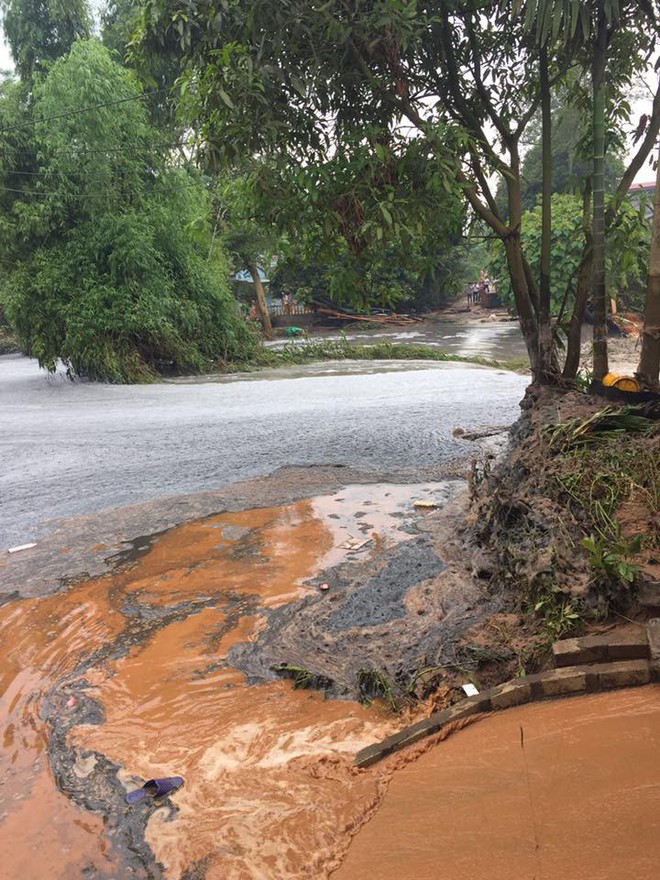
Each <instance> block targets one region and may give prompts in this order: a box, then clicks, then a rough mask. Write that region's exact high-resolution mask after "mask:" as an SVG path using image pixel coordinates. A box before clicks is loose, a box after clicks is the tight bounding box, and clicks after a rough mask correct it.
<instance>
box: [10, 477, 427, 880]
mask: <svg viewBox="0 0 660 880" xmlns="http://www.w3.org/2000/svg"><path fill="white" fill-rule="evenodd" d="M438 488H439V487H436V486H424V487H410V486H399V487H397V486H384V485H383V486H360V487H347V489H346V490H344V491H343V492H342V493H339V494H338V495H334V496H328V497H326V498H317V499H313V500H307V501H301V502H298V503H296V504H291V505H287V506H284V507H279V508H264V509H259V510H250V511H245V512H239V513H226V514H222V515H219V516H214V517H209V518H207V519H204V520H202V521H199V522H195V523H192V524H188V525H185V526H181V527H179V528H176V529H173V530H171V531H170V532H167V533H165V534H163V535H161V536H159V537H158V538H157V539H156V540H155V541H154V542H153V544H152V545H151V546H150V548H149V550H148V551H147V552H146V553H145V554H144V555H143V556H141V557H140V558H139V559H138V560H137V561H136V563H135V564H134V565H133V567H131V568H129V569H128V570H122V571H118V572H116V573H115V574H113V575H109V576H106V577H104V578H100V579H98V580H95V581H91V582H85V583H81V584H79V585H77V586H74V587H71V588H70V589H68V590H67V591H66V592H65V593H60V594H57V595H53V596H49V597H46V598H42V599H29V600H24V601H20V602H12V603H9V604H8V605H6V606H5V607H4V608H0V644H1V645H2V651H1V652H0V689H1V692H2V705H1V708H0V732H1V734H2V736H1V737H0V766H1V768H2V781H1V782H0V794H1V797H2V801H1V803H2V806H0V864H2V866H3V868H2V871H3V876H7V877H8V878H14V877H16V878H18V877H21V878H25V880H45V878H78V877H81V876H90V877H99V878H100V877H103V878H115V877H117V876H118V875H119V872H121V871H122V867H121V865H122V853H121V852H120V851H119V850H118V849H117V847H116V846H115V842H114V841H113V840H112V839H110V838H109V837H108V832H107V828H105V827H104V822H103V819H102V817H101V816H100V815H99V814H97V813H94V812H89V811H86V810H84V809H82V808H80V807H78V806H76V804H75V803H74V802H73V801H72V800H71V799H70V798H69V797H67V796H66V795H65V794H63V793H61V792H60V790H59V789H58V786H57V784H56V779H55V776H54V774H53V767H52V766H51V764H52V761H49V755H48V752H47V748H48V742H49V736H50V734H51V733H52V732H53V730H54V729H55V728H57V727H58V726H59V725H61V727H62V730H63V731H64V742H65V748H64V749H63V751H64V754H62V755H59V757H58V760H61V761H62V762H63V763H64V764H66V763H67V762H68V765H69V769H71V768H73V772H74V775H75V776H76V777H78V778H82V779H84V778H86V776H87V774H89V773H90V772H91V770H92V769H93V768H94V766H95V763H96V756H104V757H105V758H107V759H108V760H109V761H111V762H113V764H114V765H116V766H118V767H119V768H120V769H119V772H118V776H119V779H120V781H121V782H122V784H123V785H124V787H125V788H126V789H127V790H130V789H131V788H133V787H135V784H136V782H139V781H140V780H142V779H145V778H151V777H154V776H156V777H157V776H167V775H175V774H176V775H182V776H184V777H185V779H186V783H185V786H184V788H183V789H182V790H180V791H179V792H177V793H176V794H175V795H173V796H172V798H171V801H172V804H174V805H175V807H176V808H175V809H174V810H171V809H170V808H168V806H167V805H164V806H158V805H156V804H155V803H154V804H149V808H150V809H151V810H152V813H151V815H150V818H149V821H148V824H147V827H146V839H147V841H148V843H149V845H150V846H151V849H152V851H153V853H154V857H155V860H156V861H157V862H159V863H160V864H161V865H162V866H164V876H165V877H167V878H168V880H170V878H171V880H179V878H182V877H183V876H184V875H185V874H186V873H187V872H189V871H190V869H191V866H194V867H195V869H196V871H197V874H196V876H204V877H206V878H208V880H215V878H220V877H222V878H225V880H232V878H236V880H238V878H246V880H247V878H264V880H265V878H268V880H277V878H290V877H301V878H303V877H309V878H320V877H323V876H326V875H327V873H328V871H329V870H330V868H331V867H332V866H333V865H336V864H337V862H338V859H339V858H340V856H341V854H342V852H343V849H344V848H345V846H346V845H347V842H348V840H349V839H350V831H351V830H352V829H354V828H356V827H358V826H359V825H360V824H361V823H362V822H363V821H364V820H365V817H366V816H367V815H368V814H369V813H370V811H371V810H372V809H373V807H374V805H375V804H376V803H377V801H378V798H379V792H380V791H381V789H382V778H381V776H382V775H381V774H380V773H364V772H358V771H356V770H355V769H354V768H353V766H352V762H353V756H354V754H355V752H356V751H357V750H358V749H360V748H361V747H362V746H364V745H367V744H368V743H370V742H372V741H373V740H374V739H377V738H379V737H382V736H383V735H386V734H387V733H389V732H390V731H391V730H392V727H393V722H392V721H391V719H388V718H386V717H385V715H384V714H382V713H381V712H379V711H378V709H376V708H372V709H370V710H367V709H365V708H363V707H362V706H360V705H359V704H357V703H352V702H347V701H342V702H340V701H326V700H324V699H323V696H322V695H321V694H318V693H311V692H306V691H295V690H292V687H291V684H290V683H289V682H284V681H275V682H272V683H268V684H262V685H257V686H248V685H247V683H246V682H245V680H244V677H243V675H242V674H241V673H240V672H239V671H238V670H236V669H233V668H231V666H230V665H229V664H228V662H227V654H228V651H229V649H230V648H231V647H232V645H234V644H236V643H237V642H244V641H249V640H253V639H255V638H256V637H257V636H258V634H259V633H260V632H261V631H262V629H263V628H264V627H265V626H266V625H267V613H268V610H269V609H271V608H275V607H277V606H278V605H281V604H283V603H286V602H290V601H292V600H294V599H297V598H300V597H302V596H304V595H306V594H307V593H309V592H310V591H311V590H312V589H313V588H312V587H310V586H307V585H305V581H307V580H308V579H309V578H311V577H313V576H314V575H316V574H317V573H318V572H319V571H321V570H323V568H324V567H327V566H328V565H332V564H335V563H337V562H339V561H341V560H343V559H347V558H348V559H351V558H353V559H355V558H366V557H367V556H368V555H369V554H370V553H372V552H374V551H375V550H376V549H378V548H379V547H382V546H383V545H387V544H390V543H393V542H395V541H400V540H402V539H405V537H406V534H405V531H404V530H403V528H405V526H406V523H408V522H410V521H411V520H412V519H414V515H413V509H412V501H413V500H414V499H415V498H422V499H423V500H428V499H429V498H433V497H434V493H435V492H436V491H437V490H438ZM402 527H403V528H402ZM92 700H93V701H96V703H97V704H100V705H101V706H102V707H103V713H104V716H105V718H104V720H103V719H100V718H98V717H94V719H93V720H94V723H79V722H78V721H77V720H76V719H77V718H78V716H77V715H76V713H77V712H78V711H79V710H80V709H81V707H82V706H84V705H85V704H86V703H85V701H90V703H91V701H92ZM53 706H54V707H55V709H54V710H53ZM45 707H48V711H47V712H46V709H45ZM46 716H47V717H48V722H47V721H46V720H44V719H45V718H46ZM99 722H101V723H99ZM49 724H50V725H51V727H49ZM53 725H54V727H53ZM105 809H106V811H107V810H108V809H109V810H110V812H111V813H112V814H113V816H115V817H116V816H119V817H120V818H121V815H122V814H123V813H125V812H126V811H127V810H130V809H131V808H129V807H128V806H126V805H125V804H124V803H123V800H122V798H121V796H117V797H116V803H112V804H111V805H110V807H108V806H107V804H106V808H105Z"/></svg>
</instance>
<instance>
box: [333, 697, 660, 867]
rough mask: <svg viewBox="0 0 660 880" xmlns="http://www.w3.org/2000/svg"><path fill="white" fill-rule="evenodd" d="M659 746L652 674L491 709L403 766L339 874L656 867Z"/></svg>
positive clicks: (659, 701) (659, 715)
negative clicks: (630, 686) (606, 688)
mask: <svg viewBox="0 0 660 880" xmlns="http://www.w3.org/2000/svg"><path fill="white" fill-rule="evenodd" d="M659 747H660V688H658V687H657V686H654V685H651V686H647V687H645V688H640V689H638V690H630V691H618V692H616V693H608V694H599V695H597V696H589V697H572V698H570V699H565V700H558V701H555V702H549V703H535V704H533V705H530V706H525V707H523V708H519V709H510V710H507V711H505V712H502V713H500V714H497V715H495V716H493V717H489V718H485V719H484V720H482V721H480V722H478V723H476V724H474V725H472V726H470V727H469V729H467V730H463V731H460V732H459V733H456V734H454V735H453V736H450V737H449V739H447V740H446V741H445V742H441V743H438V744H437V745H432V746H429V745H428V744H427V745H425V746H424V747H423V748H422V749H419V750H417V755H418V757H417V760H415V761H413V762H410V763H408V764H407V765H405V766H401V768H400V769H399V770H398V771H397V772H396V773H395V774H394V776H393V779H392V782H391V784H390V787H389V790H388V792H387V795H386V796H385V798H384V800H383V802H382V804H381V806H380V808H379V810H378V812H377V813H376V814H375V816H374V818H373V819H372V821H371V822H370V823H369V824H368V825H366V827H364V828H363V829H362V830H361V831H360V832H359V834H358V835H357V837H355V838H354V840H353V842H352V843H351V846H350V848H349V850H348V855H347V858H346V860H345V862H344V863H343V865H342V866H341V868H340V869H339V870H338V871H337V872H336V873H333V874H332V877H333V880H371V878H373V877H378V880H437V878H438V877H442V878H443V880H468V878H469V880H512V878H537V880H541V878H559V877H565V878H569V877H570V878H571V880H594V878H598V880H622V878H640V880H641V878H646V877H649V878H650V877H654V876H656V874H657V870H658V867H657V866H658V863H659V861H660V820H659V819H658V816H659V815H660V762H659V761H658V748H659ZM420 753H421V754H420ZM402 760H403V761H404V762H405V760H406V757H405V756H404V758H403V759H402ZM407 760H408V761H410V754H409V755H408V756H407ZM376 866H377V867H376Z"/></svg>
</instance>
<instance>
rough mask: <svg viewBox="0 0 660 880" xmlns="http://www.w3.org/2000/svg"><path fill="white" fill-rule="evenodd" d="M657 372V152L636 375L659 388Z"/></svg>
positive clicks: (659, 254)
mask: <svg viewBox="0 0 660 880" xmlns="http://www.w3.org/2000/svg"><path fill="white" fill-rule="evenodd" d="M659 373H660V156H658V165H657V169H656V177H655V196H654V198H653V237H652V239H651V255H650V257H649V281H648V286H647V288H646V302H645V303H644V329H643V330H642V354H641V357H640V359H639V366H638V367H637V375H638V376H639V379H640V381H641V382H642V384H643V385H644V386H646V387H647V388H653V389H657V388H658V379H659Z"/></svg>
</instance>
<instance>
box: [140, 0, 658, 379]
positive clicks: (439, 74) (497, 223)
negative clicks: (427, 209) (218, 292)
mask: <svg viewBox="0 0 660 880" xmlns="http://www.w3.org/2000/svg"><path fill="white" fill-rule="evenodd" d="M512 11H514V10H513V4H512V3H509V2H503V3H498V2H489V3H483V2H480V0H471V2H467V3H456V2H449V0H424V2H422V0H418V2H406V0H374V2H370V3H356V4H347V3H345V2H343V0H318V2H317V0H312V2H309V0H288V2H287V3H272V2H269V0H249V2H248V0H236V2H235V3H232V4H227V3H224V2H220V0H186V2H185V3H184V2H183V0H147V2H146V4H145V10H144V17H143V21H142V25H141V40H142V44H143V45H144V46H145V47H146V48H147V49H148V50H149V49H150V50H151V51H163V52H166V53H170V54H171V55H172V56H173V57H175V58H177V59H180V60H181V61H182V63H183V64H184V65H185V67H186V71H187V73H186V76H185V79H184V92H185V95H184V97H185V102H186V109H187V112H188V113H189V114H190V118H191V119H192V120H194V124H195V125H196V126H197V127H198V128H199V129H200V131H201V134H202V137H203V140H204V142H205V144H206V145H207V148H208V149H209V151H210V152H214V153H215V154H217V156H218V157H219V158H220V159H223V160H226V161H233V160H235V158H236V157H237V156H244V155H260V156H269V157H271V156H279V157H284V160H285V161H287V162H288V163H290V165H291V166H292V167H298V166H303V167H307V166H308V165H310V164H314V163H318V162H322V163H324V162H325V161H327V160H328V158H329V157H330V156H331V155H335V154H337V155H340V156H343V157H349V156H352V155H353V153H354V151H355V150H356V148H357V146H358V145H360V144H363V143H364V142H368V141H369V139H370V136H371V134H372V133H373V132H379V135H378V136H379V137H380V138H383V139H384V140H385V142H386V143H387V140H388V138H389V137H391V136H392V135H395V134H397V133H403V132H404V131H405V135H406V137H407V138H408V140H410V141H413V140H414V141H416V142H419V143H420V144H421V147H420V150H421V151H422V152H424V151H425V155H426V156H427V157H428V160H429V162H430V163H431V164H432V165H433V166H434V168H435V169H436V173H438V174H439V175H440V176H442V177H443V178H444V184H445V185H446V186H447V187H448V188H450V189H451V188H452V187H453V186H456V185H457V184H458V186H459V187H460V189H461V190H462V192H463V194H464V196H465V198H466V199H467V201H468V202H469V204H470V206H471V207H472V209H473V210H474V212H475V213H476V214H477V215H478V217H479V218H480V219H481V220H482V221H483V222H485V223H486V224H487V225H488V226H489V227H490V229H491V230H492V231H493V232H494V233H495V235H497V236H498V237H499V238H500V239H501V241H502V243H503V247H504V250H505V253H506V257H507V267H508V269H507V271H508V274H509V276H510V278H511V286H512V290H513V292H514V295H515V299H516V305H517V310H518V314H519V318H520V323H521V328H522V331H523V334H524V336H525V340H526V343H527V349H528V353H529V357H530V363H531V365H532V369H533V372H534V373H535V375H536V376H539V363H538V359H539V333H538V322H539V296H538V283H537V279H536V278H535V276H534V274H533V273H532V271H531V268H530V265H529V262H528V260H527V259H526V256H525V253H524V250H523V248H522V242H521V235H520V222H521V217H522V203H521V193H522V179H521V167H522V144H523V139H524V136H525V133H526V130H527V127H528V125H529V123H530V122H531V120H532V119H533V118H534V116H535V114H536V113H537V111H538V108H539V106H540V101H541V91H540V86H539V48H538V45H539V44H538V43H537V42H535V41H534V40H532V39H531V38H530V35H529V33H528V30H527V29H526V27H525V22H524V19H522V18H521V17H520V16H516V15H512ZM265 35H267V37H265ZM643 35H644V34H643V33H642V35H641V36H640V34H639V29H635V28H632V27H631V28H625V27H621V28H618V30H617V41H616V45H615V46H614V48H612V47H609V50H610V54H609V57H610V59H611V58H613V57H614V54H613V53H614V49H616V52H617V53H618V54H617V55H616V57H617V58H619V59H622V66H621V70H622V71H623V72H622V73H621V75H620V76H619V75H618V73H617V76H618V79H617V83H619V84H621V82H623V81H628V80H627V79H626V78H627V77H629V74H630V71H631V70H632V69H633V68H634V67H635V65H639V64H641V63H642V60H643V57H644V47H643V45H642V43H643V39H642V37H643ZM555 36H556V35H555ZM624 37H625V38H626V39H623V38H624ZM633 37H634V38H635V39H636V40H637V41H636V42H635V39H633ZM626 40H627V43H626ZM624 44H625V45H624ZM624 48H625V50H626V52H624ZM547 50H548V53H549V58H548V65H549V73H550V76H551V79H550V83H551V86H552V87H556V85H557V84H558V83H559V82H560V81H561V80H562V77H564V76H566V75H567V71H568V70H569V68H570V67H571V65H572V64H573V63H574V61H573V59H572V58H571V57H570V55H569V53H568V52H567V51H566V49H565V47H564V45H563V43H562V42H561V41H557V40H555V41H554V42H552V44H550V43H548V45H547ZM626 53H627V58H628V61H627V63H624V62H625V58H626ZM611 69H612V70H615V66H614V65H612V68H611ZM653 116H654V123H653V124H654V125H656V121H657V123H658V125H660V108H659V112H658V115H657V120H656V114H655V110H654V111H653ZM656 132H657V128H656ZM643 146H644V149H646V153H644V152H643V150H642V149H641V147H640V150H638V154H639V155H640V156H641V161H642V162H643V161H644V156H645V155H648V149H650V147H649V146H648V144H647V143H645V144H644V145H643ZM628 170H630V169H628ZM626 173H628V171H627V172H626ZM493 176H496V177H499V178H500V179H503V180H504V182H505V186H506V191H507V211H506V213H503V212H502V211H501V210H500V207H499V206H498V204H497V201H496V199H495V192H494V188H493V187H492V186H491V180H492V178H493ZM633 176H634V171H633ZM624 183H625V181H623V180H622V181H621V182H620V188H621V187H622V186H623V185H624ZM626 188H627V187H624V192H625V189H626ZM410 195H411V199H410V202H411V203H412V202H413V201H414V198H415V194H414V192H413V190H412V188H411V190H410ZM385 207H386V208H388V210H389V206H388V205H387V203H385ZM393 219H394V218H393ZM384 220H385V221H386V222H385V224H383V227H384V228H387V225H386V224H387V218H386V217H384ZM392 226H393V224H392Z"/></svg>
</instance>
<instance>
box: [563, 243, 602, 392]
mask: <svg viewBox="0 0 660 880" xmlns="http://www.w3.org/2000/svg"><path fill="white" fill-rule="evenodd" d="M593 256H594V251H593V247H592V241H591V233H589V235H588V236H587V240H586V242H585V245H584V250H583V251H582V259H581V260H580V265H579V267H578V275H577V282H576V285H575V304H574V305H573V314H572V315H571V321H570V324H569V327H568V342H567V345H566V361H565V363H564V371H563V373H562V375H563V376H564V378H565V379H575V377H576V376H577V371H578V369H579V368H580V351H581V349H582V324H583V323H584V313H585V311H586V308H587V301H588V299H589V294H590V293H591V284H592V280H593Z"/></svg>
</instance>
